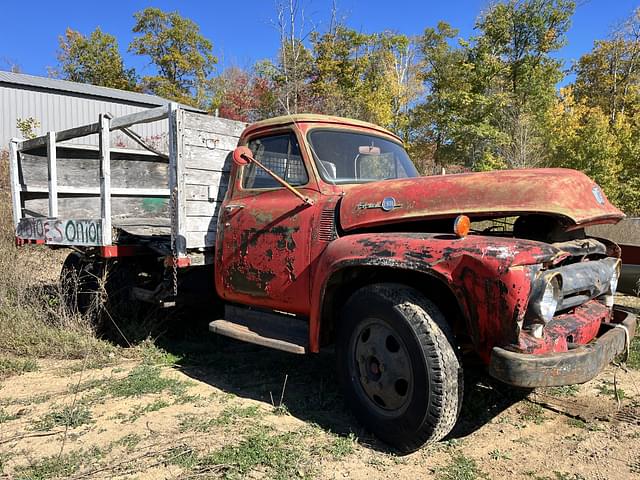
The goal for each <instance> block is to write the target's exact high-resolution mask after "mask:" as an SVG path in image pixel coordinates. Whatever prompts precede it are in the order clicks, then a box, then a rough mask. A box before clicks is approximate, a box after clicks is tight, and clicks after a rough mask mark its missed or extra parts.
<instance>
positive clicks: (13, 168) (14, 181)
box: [9, 139, 22, 228]
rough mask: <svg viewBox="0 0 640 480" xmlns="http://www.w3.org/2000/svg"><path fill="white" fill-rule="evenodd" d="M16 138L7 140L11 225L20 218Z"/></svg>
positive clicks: (16, 224) (15, 224) (20, 201)
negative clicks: (11, 207) (11, 205)
mask: <svg viewBox="0 0 640 480" xmlns="http://www.w3.org/2000/svg"><path fill="white" fill-rule="evenodd" d="M18 155H19V153H18V140H15V139H12V140H11V142H9V176H10V178H11V201H12V203H13V226H14V228H15V227H17V226H18V223H20V219H21V218H22V198H21V197H22V194H21V191H22V190H21V188H20V167H19V159H18Z"/></svg>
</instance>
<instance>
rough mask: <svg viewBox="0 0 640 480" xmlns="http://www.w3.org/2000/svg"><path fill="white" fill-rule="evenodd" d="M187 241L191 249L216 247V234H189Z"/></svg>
mask: <svg viewBox="0 0 640 480" xmlns="http://www.w3.org/2000/svg"><path fill="white" fill-rule="evenodd" d="M186 239H187V245H189V248H207V247H214V246H215V244H216V232H213V231H206V232H187V235H186Z"/></svg>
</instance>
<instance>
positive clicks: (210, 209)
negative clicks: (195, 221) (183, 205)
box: [187, 200, 221, 218]
mask: <svg viewBox="0 0 640 480" xmlns="http://www.w3.org/2000/svg"><path fill="white" fill-rule="evenodd" d="M220 205H221V202H209V201H198V200H187V218H189V217H206V216H209V217H213V216H217V215H218V210H220Z"/></svg>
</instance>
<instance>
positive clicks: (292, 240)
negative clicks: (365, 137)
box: [216, 130, 318, 315]
mask: <svg viewBox="0 0 640 480" xmlns="http://www.w3.org/2000/svg"><path fill="white" fill-rule="evenodd" d="M248 146H249V148H250V149H251V151H252V152H253V155H254V158H256V160H258V161H259V162H261V163H262V164H263V165H265V166H266V167H267V168H269V169H271V170H272V171H274V172H275V173H276V174H278V175H279V176H280V177H281V178H283V179H284V180H286V181H287V182H288V183H289V184H290V185H292V186H294V187H296V188H298V189H299V190H300V191H301V192H302V193H303V194H304V195H306V196H307V197H309V198H311V199H312V200H317V197H318V192H317V191H316V190H315V189H312V188H310V185H309V178H310V177H309V173H308V171H307V169H306V167H305V164H304V161H303V159H302V156H301V153H300V146H299V143H298V140H297V138H296V135H295V134H294V132H293V131H290V130H288V131H285V132H280V133H277V134H271V135H268V136H264V137H260V138H256V139H253V140H251V141H250V142H249V145H248ZM237 176H238V178H237V179H236V181H235V183H234V186H233V191H232V192H231V195H230V197H229V198H228V199H227V200H226V202H225V204H224V207H223V209H222V212H221V218H220V221H219V223H218V232H219V235H220V236H219V237H218V240H219V241H218V247H219V248H220V247H221V252H219V253H218V257H217V258H218V265H217V267H219V268H216V288H217V290H218V293H219V294H220V296H222V297H223V298H224V299H225V300H227V301H231V302H239V303H242V304H246V305H254V306H260V307H267V308H273V309H277V310H282V311H285V312H291V313H296V314H301V315H306V314H308V312H309V303H310V291H309V278H310V274H309V257H310V239H311V226H312V220H313V215H314V212H315V207H314V206H309V205H306V204H304V203H303V202H301V201H300V199H298V198H297V197H296V196H295V195H293V194H292V193H291V192H289V191H287V189H285V188H284V187H282V186H281V185H280V184H279V183H278V182H277V181H275V180H274V179H273V178H272V177H271V176H269V175H268V174H267V173H266V172H265V171H264V170H262V169H261V168H260V167H258V166H257V165H255V164H253V163H251V164H248V165H245V166H244V167H241V168H238V169H237Z"/></svg>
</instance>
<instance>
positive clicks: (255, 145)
mask: <svg viewBox="0 0 640 480" xmlns="http://www.w3.org/2000/svg"><path fill="white" fill-rule="evenodd" d="M249 149H250V150H251V152H252V153H253V157H254V158H255V159H256V160H258V161H259V162H260V163H262V164H263V165H264V166H265V167H267V168H268V169H269V170H271V171H272V172H274V173H275V174H276V175H278V176H279V177H280V178H282V179H284V180H285V181H286V182H287V183H289V184H290V185H293V186H294V187H295V186H300V185H305V184H306V183H307V182H308V181H309V176H308V175H307V170H306V168H305V166H304V162H303V161H302V156H301V155H300V146H299V145H298V139H297V138H296V136H295V135H294V134H293V132H290V133H285V134H280V135H273V136H269V137H262V138H256V139H254V140H251V141H250V142H249ZM278 187H281V185H280V184H279V183H278V182H277V181H276V180H275V179H274V178H273V177H271V175H269V174H268V173H267V172H265V171H264V170H263V169H262V168H260V167H259V166H257V165H256V164H255V163H250V164H248V165H245V167H244V169H243V174H242V188H247V189H252V188H278Z"/></svg>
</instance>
